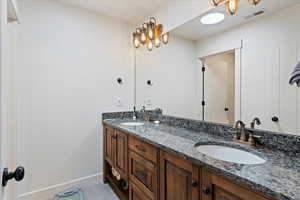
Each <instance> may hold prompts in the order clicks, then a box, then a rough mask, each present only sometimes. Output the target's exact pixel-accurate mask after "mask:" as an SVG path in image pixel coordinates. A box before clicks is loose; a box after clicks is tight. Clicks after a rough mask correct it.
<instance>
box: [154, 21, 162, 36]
mask: <svg viewBox="0 0 300 200" xmlns="http://www.w3.org/2000/svg"><path fill="white" fill-rule="evenodd" d="M162 32H163V26H162V25H161V24H157V25H156V26H155V28H154V35H155V38H157V37H160V36H161V34H162Z"/></svg>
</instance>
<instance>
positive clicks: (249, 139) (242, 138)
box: [234, 120, 255, 146]
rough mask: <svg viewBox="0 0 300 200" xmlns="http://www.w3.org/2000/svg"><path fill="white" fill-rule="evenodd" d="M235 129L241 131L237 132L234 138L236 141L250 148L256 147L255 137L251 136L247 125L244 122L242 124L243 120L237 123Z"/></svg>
mask: <svg viewBox="0 0 300 200" xmlns="http://www.w3.org/2000/svg"><path fill="white" fill-rule="evenodd" d="M234 128H235V129H240V131H237V132H236V134H235V136H234V140H235V141H237V142H239V143H242V144H246V145H249V146H255V141H254V138H253V135H252V134H250V133H249V132H248V131H247V130H246V125H245V123H244V122H242V121H241V120H239V121H237V122H236V123H235V126H234ZM239 132H240V135H239Z"/></svg>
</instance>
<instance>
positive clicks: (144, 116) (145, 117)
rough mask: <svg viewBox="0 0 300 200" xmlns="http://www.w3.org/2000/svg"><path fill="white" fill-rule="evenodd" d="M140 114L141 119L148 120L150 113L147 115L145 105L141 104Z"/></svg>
mask: <svg viewBox="0 0 300 200" xmlns="http://www.w3.org/2000/svg"><path fill="white" fill-rule="evenodd" d="M141 114H142V118H143V120H145V121H150V115H149V113H148V112H147V110H146V107H145V106H142V109H141Z"/></svg>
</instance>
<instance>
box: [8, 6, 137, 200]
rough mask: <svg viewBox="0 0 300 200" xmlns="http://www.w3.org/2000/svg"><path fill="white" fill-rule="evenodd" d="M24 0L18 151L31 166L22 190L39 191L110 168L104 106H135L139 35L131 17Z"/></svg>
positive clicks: (17, 47)
mask: <svg viewBox="0 0 300 200" xmlns="http://www.w3.org/2000/svg"><path fill="white" fill-rule="evenodd" d="M19 3H20V5H19V6H20V12H21V19H22V23H21V24H20V25H13V26H12V27H11V34H10V37H11V39H10V43H11V45H14V48H13V52H12V60H13V63H12V67H13V75H14V76H13V80H12V81H13V85H14V93H15V94H14V103H15V108H16V110H15V118H16V132H17V135H18V155H17V156H18V163H19V164H21V165H24V166H25V168H26V178H25V180H24V182H22V183H20V188H19V192H18V193H19V195H22V197H23V198H24V199H35V198H36V196H38V194H37V193H38V191H43V189H45V188H47V187H50V189H51V186H54V185H57V184H63V183H65V182H69V181H73V180H75V179H82V178H83V179H84V178H85V177H89V176H91V177H93V176H95V177H97V175H99V173H101V172H102V129H101V113H102V112H105V111H120V110H128V109H131V108H132V106H133V96H134V95H133V90H134V81H133V64H132V55H131V54H130V51H131V43H130V41H131V39H130V35H129V31H130V29H129V26H128V25H127V24H124V23H123V22H121V21H116V20H113V19H111V18H108V17H106V16H101V15H98V14H96V13H92V12H89V11H86V10H83V9H79V8H75V7H70V6H66V5H61V4H59V3H56V2H55V1H47V0H43V1H35V0H23V1H20V2H19ZM118 77H122V78H123V80H124V84H123V85H121V86H119V85H118V84H117V81H116V80H117V78H118ZM118 98H120V99H121V100H122V106H121V107H117V106H116V105H117V99H118ZM97 178H98V177H97ZM99 181H100V180H99ZM60 189H61V188H60ZM31 192H33V193H31ZM35 192H37V193H35ZM39 198H40V197H39Z"/></svg>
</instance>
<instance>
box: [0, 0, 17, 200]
mask: <svg viewBox="0 0 300 200" xmlns="http://www.w3.org/2000/svg"><path fill="white" fill-rule="evenodd" d="M7 57H8V56H7V1H0V75H1V77H0V94H1V96H0V175H1V176H2V173H3V170H4V168H5V167H8V166H9V159H8V155H9V153H10V152H9V144H7V141H8V133H7V131H8V127H7V120H8V119H7V117H5V116H7V109H6V107H7V105H8V104H7V103H8V102H7V100H6V96H5V92H6V89H7V87H5V86H6V84H5V80H4V76H5V73H4V72H5V71H6V69H7V64H8V61H7V59H8V58H7ZM13 186H14V185H11V187H8V188H5V189H4V188H2V189H0V199H1V200H15V199H16V194H15V192H14V189H13Z"/></svg>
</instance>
